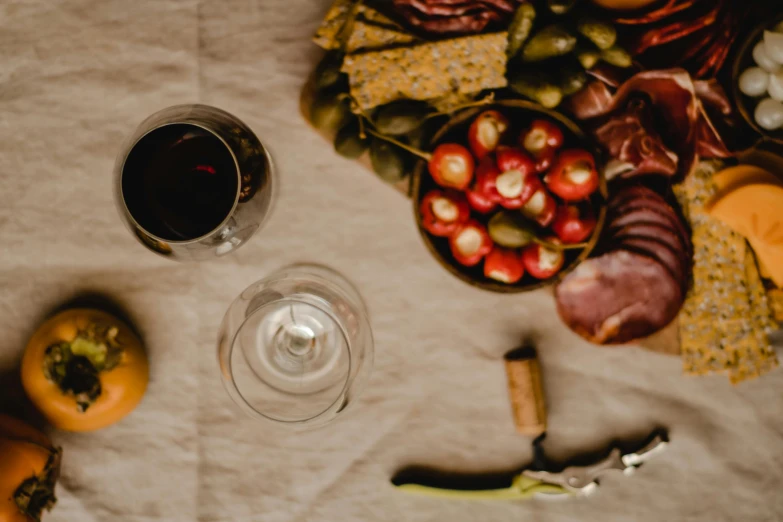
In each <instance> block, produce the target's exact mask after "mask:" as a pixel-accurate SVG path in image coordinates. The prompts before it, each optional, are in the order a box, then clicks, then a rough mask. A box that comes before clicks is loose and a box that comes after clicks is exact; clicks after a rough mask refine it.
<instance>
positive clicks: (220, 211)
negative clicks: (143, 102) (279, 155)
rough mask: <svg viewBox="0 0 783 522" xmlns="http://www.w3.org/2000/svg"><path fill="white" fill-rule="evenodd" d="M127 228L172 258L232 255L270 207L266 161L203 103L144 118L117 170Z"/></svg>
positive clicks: (271, 181) (257, 145) (271, 185)
mask: <svg viewBox="0 0 783 522" xmlns="http://www.w3.org/2000/svg"><path fill="white" fill-rule="evenodd" d="M114 178H115V183H114V187H115V190H114V192H115V199H116V203H117V207H118V209H119V211H120V216H121V217H122V220H123V222H124V223H125V225H126V226H127V227H128V228H129V229H130V230H131V232H133V234H134V236H135V237H136V238H137V239H138V240H139V241H140V242H141V243H142V244H143V245H144V246H146V247H147V248H148V249H150V250H152V251H153V252H156V253H158V254H160V255H163V256H166V257H171V258H172V259H176V260H200V259H209V258H212V257H216V256H222V255H225V254H228V253H229V252H233V251H234V250H236V249H237V248H239V247H240V246H242V245H243V244H245V243H246V242H247V240H248V239H249V238H250V237H251V236H252V235H253V234H254V233H255V232H256V231H257V230H258V229H259V228H260V227H261V226H262V225H263V223H264V222H265V221H266V219H267V217H268V215H269V212H270V211H271V207H272V203H273V201H274V196H275V191H276V186H277V183H276V182H275V178H274V173H273V169H272V163H271V159H270V157H269V154H268V153H267V151H266V149H265V148H264V146H263V145H262V144H261V142H260V141H259V139H258V138H257V137H256V136H255V134H253V132H252V131H251V130H250V128H249V127H248V126H247V125H245V124H244V123H243V122H242V121H240V120H239V119H237V118H236V117H234V116H232V115H231V114H229V113H227V112H225V111H222V110H220V109H217V108H215V107H209V106H206V105H177V106H174V107H169V108H168V109H164V110H162V111H160V112H157V113H155V114H153V115H152V116H150V117H148V118H147V119H146V120H144V121H143V122H142V123H141V124H140V125H139V126H138V128H137V129H136V130H135V132H134V133H133V134H132V135H131V136H130V137H129V138H128V139H127V140H126V142H125V144H124V146H123V147H122V149H121V151H120V154H119V155H118V157H117V161H116V164H115V168H114Z"/></svg>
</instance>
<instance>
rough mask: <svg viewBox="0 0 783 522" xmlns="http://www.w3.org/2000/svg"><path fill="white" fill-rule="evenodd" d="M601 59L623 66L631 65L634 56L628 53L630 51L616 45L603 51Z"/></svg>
mask: <svg viewBox="0 0 783 522" xmlns="http://www.w3.org/2000/svg"><path fill="white" fill-rule="evenodd" d="M601 59H602V60H603V61H605V62H606V63H609V64H612V65H614V66H617V67H623V68H625V67H630V66H631V64H632V63H633V58H631V55H630V54H628V51H626V50H625V49H623V48H622V47H618V46H616V45H615V46H614V47H610V48H609V49H604V50H603V51H601Z"/></svg>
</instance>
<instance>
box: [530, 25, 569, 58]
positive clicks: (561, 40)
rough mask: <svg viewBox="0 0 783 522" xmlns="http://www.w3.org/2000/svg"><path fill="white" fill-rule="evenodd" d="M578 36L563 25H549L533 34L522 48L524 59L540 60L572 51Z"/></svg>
mask: <svg viewBox="0 0 783 522" xmlns="http://www.w3.org/2000/svg"><path fill="white" fill-rule="evenodd" d="M575 46H576V37H575V36H574V35H572V34H571V33H569V32H568V31H566V30H565V29H564V28H563V27H562V26H559V25H549V26H547V27H544V28H543V29H541V30H540V31H539V32H537V33H536V34H534V35H533V37H532V38H530V40H528V41H527V43H526V44H525V46H524V47H523V48H522V61H525V62H540V61H541V60H547V59H549V58H554V57H555V56H563V55H564V54H568V53H570V52H571V51H572V50H573V49H574V47H575Z"/></svg>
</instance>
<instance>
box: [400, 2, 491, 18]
mask: <svg viewBox="0 0 783 522" xmlns="http://www.w3.org/2000/svg"><path fill="white" fill-rule="evenodd" d="M402 3H403V2H398V4H402ZM404 3H405V4H407V5H409V6H411V7H413V8H414V9H416V10H417V11H420V12H421V13H423V14H425V15H434V16H460V15H464V14H470V13H475V12H480V11H486V10H487V8H486V7H484V6H483V5H482V4H480V3H476V2H465V3H460V4H428V3H425V2H424V1H423V0H404Z"/></svg>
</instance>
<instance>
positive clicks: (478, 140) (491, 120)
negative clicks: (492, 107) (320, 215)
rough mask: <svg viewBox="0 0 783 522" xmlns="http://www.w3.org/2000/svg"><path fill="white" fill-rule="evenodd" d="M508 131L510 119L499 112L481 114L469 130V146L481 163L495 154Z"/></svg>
mask: <svg viewBox="0 0 783 522" xmlns="http://www.w3.org/2000/svg"><path fill="white" fill-rule="evenodd" d="M507 130H508V119H507V118H506V117H505V116H503V115H502V114H500V113H499V112H498V111H484V112H482V113H481V114H479V115H478V116H477V117H476V119H475V120H473V123H471V124H470V129H468V145H470V150H471V151H473V155H474V156H476V159H478V160H479V161H480V160H482V159H484V158H485V157H486V156H487V154H489V153H490V152H494V150H495V149H496V148H497V146H498V143H500V140H501V139H502V138H503V134H505V132H506V131H507Z"/></svg>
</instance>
